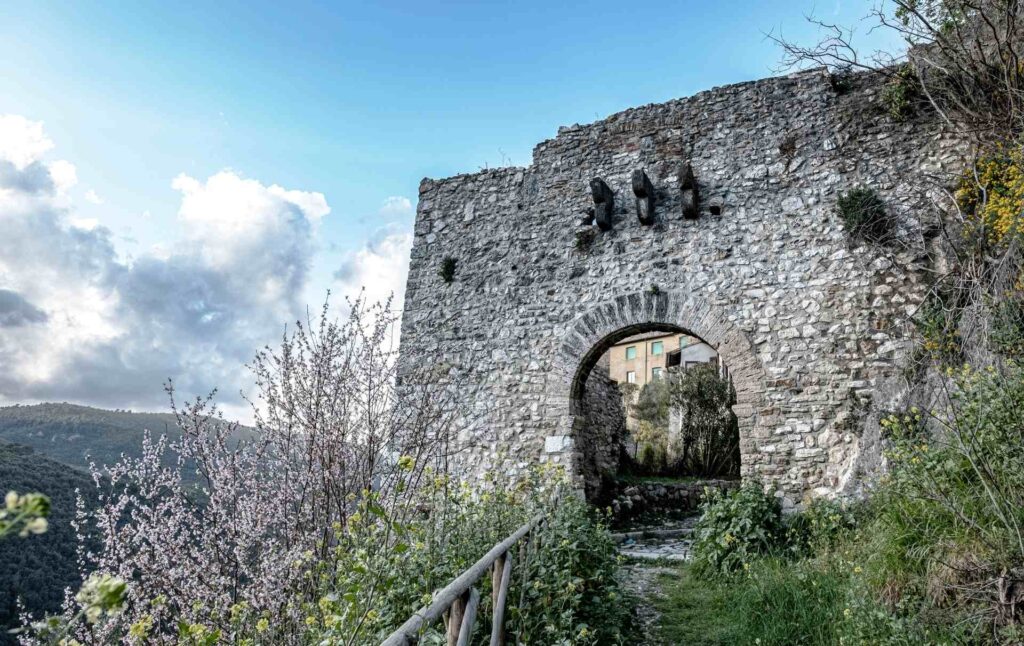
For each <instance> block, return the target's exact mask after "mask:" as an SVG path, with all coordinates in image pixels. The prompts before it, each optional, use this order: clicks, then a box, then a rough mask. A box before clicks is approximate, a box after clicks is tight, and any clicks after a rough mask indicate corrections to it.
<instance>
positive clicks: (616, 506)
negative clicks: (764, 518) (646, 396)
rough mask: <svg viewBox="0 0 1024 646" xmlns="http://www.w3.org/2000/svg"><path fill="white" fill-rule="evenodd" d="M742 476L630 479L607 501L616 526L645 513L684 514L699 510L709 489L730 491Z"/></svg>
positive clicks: (656, 514)
mask: <svg viewBox="0 0 1024 646" xmlns="http://www.w3.org/2000/svg"><path fill="white" fill-rule="evenodd" d="M739 485H740V482H739V480H693V481H688V482H631V483H623V484H620V485H619V487H618V489H617V490H616V491H615V494H614V496H613V497H612V499H611V503H610V504H609V505H608V506H609V508H610V509H611V510H612V522H613V523H614V524H615V525H616V526H624V525H628V524H629V523H630V522H632V521H635V520H637V519H639V518H644V517H652V516H653V517H657V516H670V517H683V516H687V515H690V514H693V513H695V512H696V511H697V508H698V507H699V506H700V503H701V502H703V501H704V498H705V490H706V489H718V490H721V491H730V490H733V489H736V488H737V487H739Z"/></svg>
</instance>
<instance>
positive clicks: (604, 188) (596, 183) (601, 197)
mask: <svg viewBox="0 0 1024 646" xmlns="http://www.w3.org/2000/svg"><path fill="white" fill-rule="evenodd" d="M590 194H591V195H592V196H593V198H594V221H595V222H597V226H598V227H600V229H601V230H602V231H610V230H611V228H612V224H613V219H612V216H613V215H614V213H615V194H614V193H612V189H610V188H608V185H607V184H605V183H604V180H603V179H601V178H600V177H595V178H594V179H592V180H590Z"/></svg>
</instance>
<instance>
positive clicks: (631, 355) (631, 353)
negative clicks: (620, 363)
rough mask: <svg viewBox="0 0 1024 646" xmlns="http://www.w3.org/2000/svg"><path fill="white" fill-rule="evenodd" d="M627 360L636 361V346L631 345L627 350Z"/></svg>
mask: <svg viewBox="0 0 1024 646" xmlns="http://www.w3.org/2000/svg"><path fill="white" fill-rule="evenodd" d="M626 359H627V360H628V359H636V346H635V345H631V346H629V347H628V348H626Z"/></svg>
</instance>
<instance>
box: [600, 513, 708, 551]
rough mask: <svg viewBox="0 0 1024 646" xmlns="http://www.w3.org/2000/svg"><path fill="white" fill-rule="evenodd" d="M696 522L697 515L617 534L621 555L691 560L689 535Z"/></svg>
mask: <svg viewBox="0 0 1024 646" xmlns="http://www.w3.org/2000/svg"><path fill="white" fill-rule="evenodd" d="M696 522H697V517H696V516H691V517H690V518H687V519H685V520H682V521H678V522H674V523H670V524H665V525H657V526H648V527H636V528H631V529H630V530H629V531H626V532H622V533H620V534H616V535H615V536H616V539H617V540H619V541H620V543H619V554H621V555H623V556H625V557H627V558H630V559H637V560H642V561H688V560H690V545H691V544H692V542H693V541H692V540H691V539H690V534H691V533H692V531H693V526H694V524H695V523H696Z"/></svg>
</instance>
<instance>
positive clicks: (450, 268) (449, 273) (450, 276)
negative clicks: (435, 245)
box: [437, 256, 458, 283]
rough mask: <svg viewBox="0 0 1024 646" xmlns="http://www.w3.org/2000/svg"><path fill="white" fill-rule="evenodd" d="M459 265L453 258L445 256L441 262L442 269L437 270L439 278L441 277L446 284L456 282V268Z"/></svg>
mask: <svg viewBox="0 0 1024 646" xmlns="http://www.w3.org/2000/svg"><path fill="white" fill-rule="evenodd" d="M457 265H458V261H457V260H455V258H452V257H451V256H445V257H444V259H442V260H441V268H440V269H438V270H437V274H438V276H440V277H441V280H443V281H444V282H446V283H451V282H452V281H454V280H455V268H456V266H457Z"/></svg>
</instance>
